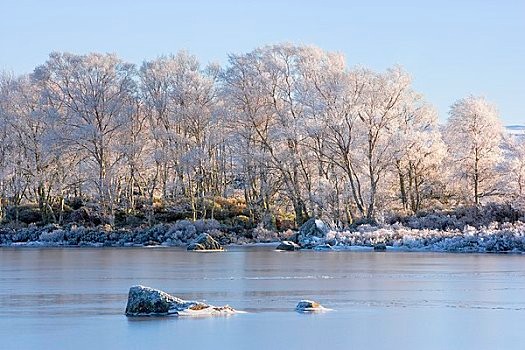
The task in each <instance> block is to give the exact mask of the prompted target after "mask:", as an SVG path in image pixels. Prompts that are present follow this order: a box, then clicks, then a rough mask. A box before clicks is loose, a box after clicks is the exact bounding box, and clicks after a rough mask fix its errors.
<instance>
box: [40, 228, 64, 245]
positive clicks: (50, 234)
mask: <svg viewBox="0 0 525 350" xmlns="http://www.w3.org/2000/svg"><path fill="white" fill-rule="evenodd" d="M64 238H65V232H64V230H62V229H57V230H54V231H43V232H42V233H41V234H40V237H39V238H38V240H39V241H41V242H55V243H57V242H62V241H64Z"/></svg>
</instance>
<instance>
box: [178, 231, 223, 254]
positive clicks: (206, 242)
mask: <svg viewBox="0 0 525 350" xmlns="http://www.w3.org/2000/svg"><path fill="white" fill-rule="evenodd" d="M187 249H188V250H224V248H223V247H222V246H221V245H220V244H219V242H217V241H216V240H215V239H214V238H213V237H212V236H210V235H209V234H207V233H202V234H201V235H199V236H198V237H197V238H196V239H195V241H193V242H192V243H190V245H188V248H187Z"/></svg>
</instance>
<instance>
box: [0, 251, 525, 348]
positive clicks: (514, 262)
mask: <svg viewBox="0 0 525 350" xmlns="http://www.w3.org/2000/svg"><path fill="white" fill-rule="evenodd" d="M134 284H144V285H147V286H151V287H154V288H159V289H162V290H165V291H167V292H169V293H171V294H174V295H176V296H179V297H181V298H184V299H196V300H201V301H206V302H208V303H211V304H214V305H223V304H230V305H231V306H233V307H235V308H237V309H241V310H245V311H248V313H246V314H239V315H234V316H230V317H215V318H196V319H195V318H194V319H191V318H177V317H151V318H126V317H125V316H124V314H123V312H124V308H125V305H126V299H127V292H128V289H129V287H130V286H131V285H134ZM304 298H308V299H314V300H317V301H319V302H321V303H322V304H323V305H325V306H326V307H329V308H332V309H334V310H335V311H332V312H327V313H322V314H313V315H312V314H299V313H296V312H295V311H294V310H293V309H294V306H295V304H296V303H297V302H298V301H299V300H300V299H304ZM523 324H525V256H523V255H491V254H448V253H427V252H425V253H403V252H348V251H346V252H314V251H301V252H276V251H274V250H273V248H272V247H242V248H241V247H239V248H230V249H229V250H228V251H227V252H222V253H195V252H187V251H185V250H183V249H178V248H136V249H135V248H95V249H90V248H0V341H1V343H0V348H2V349H17V350H18V349H93V348H95V349H109V348H111V349H146V348H156V349H168V348H170V349H171V348H177V349H184V348H187V349H200V348H209V347H216V348H236V349H248V348H249V349H252V350H253V349H320V348H323V349H328V348H331V349H348V348H352V349H397V348H403V349H451V348H455V349H510V348H520V347H522V346H523V344H524V343H525V333H524V332H523V330H522V327H523Z"/></svg>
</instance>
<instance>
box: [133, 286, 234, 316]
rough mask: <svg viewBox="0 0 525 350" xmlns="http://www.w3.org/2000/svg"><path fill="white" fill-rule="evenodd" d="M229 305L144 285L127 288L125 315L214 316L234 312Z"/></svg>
mask: <svg viewBox="0 0 525 350" xmlns="http://www.w3.org/2000/svg"><path fill="white" fill-rule="evenodd" d="M236 312H237V311H236V310H234V309H233V308H231V307H230V306H228V305H226V306H213V305H208V304H204V303H201V302H198V301H187V300H182V299H180V298H177V297H174V296H173V295H170V294H168V293H165V292H163V291H161V290H157V289H154V288H150V287H145V286H140V285H138V286H133V287H131V288H130V289H129V294H128V304H127V305H126V316H167V315H176V316H214V315H224V314H234V313H236Z"/></svg>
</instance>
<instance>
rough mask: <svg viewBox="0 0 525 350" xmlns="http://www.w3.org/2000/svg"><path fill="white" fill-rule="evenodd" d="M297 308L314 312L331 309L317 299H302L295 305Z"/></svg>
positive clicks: (301, 310) (300, 310) (297, 309)
mask: <svg viewBox="0 0 525 350" xmlns="http://www.w3.org/2000/svg"><path fill="white" fill-rule="evenodd" d="M295 310H296V311H298V312H314V311H328V310H330V309H327V308H325V307H323V306H322V305H321V304H319V303H318V302H316V301H312V300H301V301H300V302H299V303H298V304H297V306H296V307H295Z"/></svg>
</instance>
